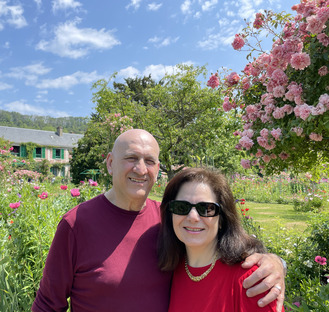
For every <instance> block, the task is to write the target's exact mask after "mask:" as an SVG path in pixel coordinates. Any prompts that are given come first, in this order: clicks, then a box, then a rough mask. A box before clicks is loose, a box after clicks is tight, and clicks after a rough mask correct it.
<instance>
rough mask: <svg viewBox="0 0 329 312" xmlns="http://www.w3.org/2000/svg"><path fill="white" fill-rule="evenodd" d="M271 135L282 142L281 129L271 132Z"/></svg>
mask: <svg viewBox="0 0 329 312" xmlns="http://www.w3.org/2000/svg"><path fill="white" fill-rule="evenodd" d="M271 134H272V136H273V137H274V138H275V139H276V140H280V136H281V135H282V132H281V129H280V128H277V129H273V130H272V131H271Z"/></svg>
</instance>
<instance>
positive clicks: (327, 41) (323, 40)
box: [316, 33, 329, 47]
mask: <svg viewBox="0 0 329 312" xmlns="http://www.w3.org/2000/svg"><path fill="white" fill-rule="evenodd" d="M316 38H317V39H318V40H319V42H320V43H322V45H323V46H325V47H327V46H328V45H329V37H328V36H327V35H326V34H325V33H321V34H318V35H317V37H316Z"/></svg>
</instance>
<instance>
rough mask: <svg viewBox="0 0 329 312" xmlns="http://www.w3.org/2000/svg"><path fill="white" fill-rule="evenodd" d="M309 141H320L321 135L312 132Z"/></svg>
mask: <svg viewBox="0 0 329 312" xmlns="http://www.w3.org/2000/svg"><path fill="white" fill-rule="evenodd" d="M310 139H311V140H313V141H322V135H321V134H317V133H314V132H312V133H311V134H310Z"/></svg>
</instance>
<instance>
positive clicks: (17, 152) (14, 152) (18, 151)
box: [11, 145, 21, 156]
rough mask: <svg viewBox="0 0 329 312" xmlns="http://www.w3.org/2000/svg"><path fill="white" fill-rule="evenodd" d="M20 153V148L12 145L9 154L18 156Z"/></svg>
mask: <svg viewBox="0 0 329 312" xmlns="http://www.w3.org/2000/svg"><path fill="white" fill-rule="evenodd" d="M20 151H21V147H20V146H15V145H14V146H13V150H12V151H11V153H12V154H13V155H15V156H20Z"/></svg>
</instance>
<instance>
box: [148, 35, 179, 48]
mask: <svg viewBox="0 0 329 312" xmlns="http://www.w3.org/2000/svg"><path fill="white" fill-rule="evenodd" d="M178 40H179V37H176V38H171V37H166V38H160V37H157V36H154V37H152V38H150V39H149V40H148V42H151V43H153V44H154V46H155V47H156V48H162V47H167V46H169V45H171V44H173V43H175V42H177V41H178Z"/></svg>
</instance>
